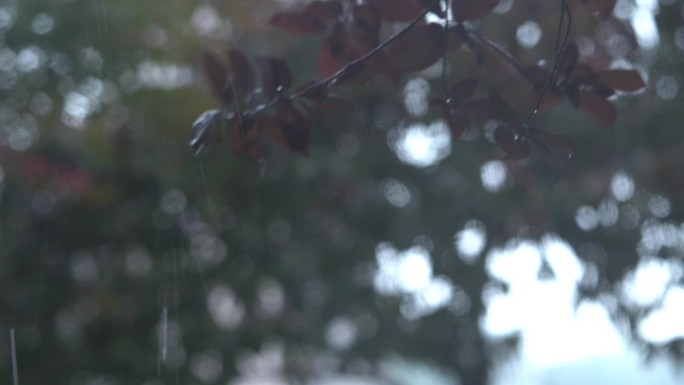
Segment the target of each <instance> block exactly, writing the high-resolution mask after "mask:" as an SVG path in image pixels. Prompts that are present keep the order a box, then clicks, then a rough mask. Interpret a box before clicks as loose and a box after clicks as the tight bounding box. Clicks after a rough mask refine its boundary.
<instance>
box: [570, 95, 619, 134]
mask: <svg viewBox="0 0 684 385" xmlns="http://www.w3.org/2000/svg"><path fill="white" fill-rule="evenodd" d="M578 102H579V108H580V109H581V110H582V111H583V112H584V113H585V114H587V115H588V116H589V117H590V118H592V119H593V120H594V121H596V122H597V123H599V124H600V125H601V126H603V127H608V126H610V125H611V124H613V123H615V119H616V118H617V109H616V108H615V106H614V105H613V103H611V102H609V101H607V100H605V99H603V98H601V97H599V96H597V95H596V94H594V93H593V92H591V91H585V90H581V91H579V94H578Z"/></svg>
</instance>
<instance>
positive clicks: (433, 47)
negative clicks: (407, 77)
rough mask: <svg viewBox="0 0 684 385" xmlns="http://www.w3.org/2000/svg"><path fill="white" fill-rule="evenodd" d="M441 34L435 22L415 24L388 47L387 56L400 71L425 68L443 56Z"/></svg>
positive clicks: (440, 29)
mask: <svg viewBox="0 0 684 385" xmlns="http://www.w3.org/2000/svg"><path fill="white" fill-rule="evenodd" d="M441 34H442V27H441V26H440V25H438V24H435V23H431V24H428V25H418V26H415V27H414V28H412V29H410V30H409V31H408V32H407V33H405V34H404V35H403V36H401V37H400V38H398V39H397V40H396V41H394V42H393V43H392V44H390V45H389V46H388V47H387V57H388V58H389V59H390V60H391V62H392V64H393V66H394V69H395V70H397V71H399V72H405V71H419V70H422V69H425V68H427V67H429V66H430V65H432V64H433V63H435V62H436V61H437V60H439V58H440V57H441V54H442V47H441V44H440V40H441V37H440V36H441Z"/></svg>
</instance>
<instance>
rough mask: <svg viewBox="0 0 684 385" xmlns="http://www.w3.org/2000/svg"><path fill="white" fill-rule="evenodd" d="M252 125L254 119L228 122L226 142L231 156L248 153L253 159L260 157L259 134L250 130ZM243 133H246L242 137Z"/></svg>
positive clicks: (245, 118)
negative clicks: (231, 153)
mask: <svg viewBox="0 0 684 385" xmlns="http://www.w3.org/2000/svg"><path fill="white" fill-rule="evenodd" d="M252 123H254V119H252V118H249V117H243V118H242V119H239V118H238V119H233V120H231V121H230V126H229V128H228V129H229V132H228V142H229V144H230V148H231V151H232V152H233V154H235V155H240V154H244V153H248V154H250V155H251V156H252V157H254V158H258V157H260V156H261V153H262V149H261V133H260V132H259V131H258V130H253V129H252ZM243 132H245V133H246V134H245V135H244V136H243Z"/></svg>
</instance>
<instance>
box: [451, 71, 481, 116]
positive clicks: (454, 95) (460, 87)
mask: <svg viewBox="0 0 684 385" xmlns="http://www.w3.org/2000/svg"><path fill="white" fill-rule="evenodd" d="M476 87H477V79H475V78H467V79H463V80H460V81H458V82H456V83H455V84H454V85H453V86H451V88H450V89H449V92H448V93H447V100H446V104H447V106H448V108H449V109H451V110H455V109H456V108H459V107H460V106H462V105H463V104H464V103H465V102H466V101H468V99H470V98H471V97H472V96H473V94H474V93H475V88H476Z"/></svg>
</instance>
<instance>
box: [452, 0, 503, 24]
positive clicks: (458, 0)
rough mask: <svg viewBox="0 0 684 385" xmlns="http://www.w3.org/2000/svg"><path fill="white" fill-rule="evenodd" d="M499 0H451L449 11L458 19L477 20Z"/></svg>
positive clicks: (487, 12) (486, 13) (494, 6)
mask: <svg viewBox="0 0 684 385" xmlns="http://www.w3.org/2000/svg"><path fill="white" fill-rule="evenodd" d="M499 1H500V0H452V1H451V11H452V12H453V14H454V18H455V19H456V20H458V21H467V20H478V19H481V18H483V17H485V16H487V15H488V14H489V13H490V12H491V11H492V10H493V9H494V8H496V6H497V5H499Z"/></svg>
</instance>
